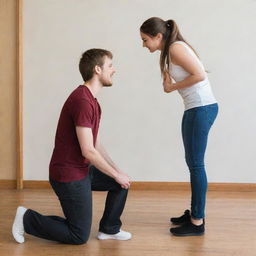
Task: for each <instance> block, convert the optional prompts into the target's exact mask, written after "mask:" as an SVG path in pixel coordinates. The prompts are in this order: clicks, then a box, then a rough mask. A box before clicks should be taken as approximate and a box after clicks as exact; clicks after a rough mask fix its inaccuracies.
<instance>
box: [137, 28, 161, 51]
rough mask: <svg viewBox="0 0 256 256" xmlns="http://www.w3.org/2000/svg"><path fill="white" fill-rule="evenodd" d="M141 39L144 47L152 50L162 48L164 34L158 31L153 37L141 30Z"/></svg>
mask: <svg viewBox="0 0 256 256" xmlns="http://www.w3.org/2000/svg"><path fill="white" fill-rule="evenodd" d="M140 36H141V39H142V41H143V47H147V48H148V49H149V51H150V52H155V51H156V50H161V48H162V47H161V46H162V38H163V35H162V34H161V33H158V34H157V35H156V36H154V37H151V36H149V35H147V34H144V33H142V32H140Z"/></svg>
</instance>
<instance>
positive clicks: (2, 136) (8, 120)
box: [0, 0, 16, 180]
mask: <svg viewBox="0 0 256 256" xmlns="http://www.w3.org/2000/svg"><path fill="white" fill-rule="evenodd" d="M0 129H1V130H0V131H1V132H0V179H9V180H10V179H15V178H16V1H15V0H0Z"/></svg>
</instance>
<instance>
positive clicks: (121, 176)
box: [115, 172, 131, 189]
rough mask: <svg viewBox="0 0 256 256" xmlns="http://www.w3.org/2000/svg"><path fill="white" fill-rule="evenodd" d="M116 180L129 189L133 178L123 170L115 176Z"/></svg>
mask: <svg viewBox="0 0 256 256" xmlns="http://www.w3.org/2000/svg"><path fill="white" fill-rule="evenodd" d="M115 181H116V182H117V183H119V184H120V186H121V187H122V188H125V189H128V188H129V187H130V185H131V178H130V177H129V176H128V175H127V174H125V173H123V172H118V173H117V175H116V177H115Z"/></svg>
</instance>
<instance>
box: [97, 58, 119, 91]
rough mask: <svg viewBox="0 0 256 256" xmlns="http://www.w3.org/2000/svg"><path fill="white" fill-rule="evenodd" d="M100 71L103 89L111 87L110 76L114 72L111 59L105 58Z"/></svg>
mask: <svg viewBox="0 0 256 256" xmlns="http://www.w3.org/2000/svg"><path fill="white" fill-rule="evenodd" d="M101 70H102V72H101V74H100V82H101V83H102V85H103V86H104V87H109V86H112V76H113V75H114V73H115V72H116V71H115V69H114V67H113V64H112V59H110V58H109V57H107V56H106V57H105V61H104V64H103V66H102V68H101Z"/></svg>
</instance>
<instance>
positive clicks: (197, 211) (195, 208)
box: [182, 103, 218, 219]
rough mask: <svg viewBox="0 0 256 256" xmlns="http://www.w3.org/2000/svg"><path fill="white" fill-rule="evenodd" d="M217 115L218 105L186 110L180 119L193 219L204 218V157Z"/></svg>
mask: <svg viewBox="0 0 256 256" xmlns="http://www.w3.org/2000/svg"><path fill="white" fill-rule="evenodd" d="M217 114H218V104H217V103H216V104H211V105H207V106H202V107H196V108H192V109H188V110H186V111H185V112H184V115H183V119H182V138H183V144H184V148H185V158H186V163H187V165H188V168H189V171H190V182H191V192H192V196H191V215H192V217H193V218H195V219H201V218H204V216H205V215H204V210H205V199H206V192H207V176H206V172H205V164H204V155H205V150H206V146H207V140H208V134H209V131H210V128H211V126H212V124H213V123H214V120H215V118H216V116H217Z"/></svg>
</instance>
